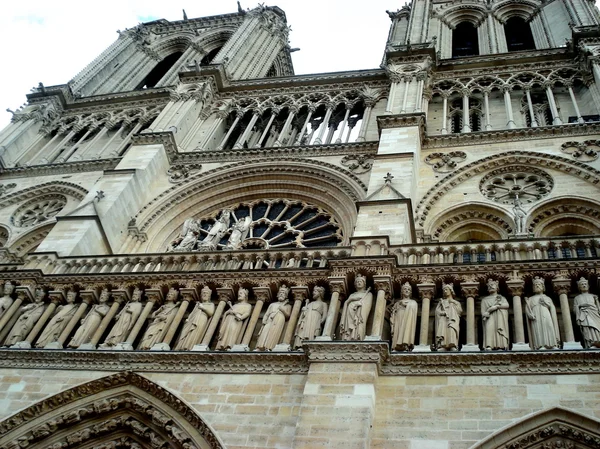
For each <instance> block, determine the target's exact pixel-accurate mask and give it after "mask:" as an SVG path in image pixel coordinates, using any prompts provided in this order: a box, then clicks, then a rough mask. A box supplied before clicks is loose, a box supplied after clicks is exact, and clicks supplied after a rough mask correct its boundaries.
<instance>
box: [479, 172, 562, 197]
mask: <svg viewBox="0 0 600 449" xmlns="http://www.w3.org/2000/svg"><path fill="white" fill-rule="evenodd" d="M553 187H554V180H553V179H552V177H551V176H550V175H549V174H548V173H546V172H545V171H543V170H540V169H539V168H533V167H525V166H521V165H518V166H515V165H512V166H507V167H502V168H500V169H498V170H492V171H491V172H490V173H488V174H487V175H485V176H484V177H483V178H482V179H481V181H480V183H479V190H480V191H481V194H482V195H483V196H485V197H486V198H489V199H490V200H492V201H496V202H497V203H501V204H514V201H515V198H519V200H520V201H521V203H523V204H529V203H532V202H534V201H538V200H540V199H542V198H543V197H545V196H547V195H548V194H549V193H550V192H551V191H552V188H553Z"/></svg>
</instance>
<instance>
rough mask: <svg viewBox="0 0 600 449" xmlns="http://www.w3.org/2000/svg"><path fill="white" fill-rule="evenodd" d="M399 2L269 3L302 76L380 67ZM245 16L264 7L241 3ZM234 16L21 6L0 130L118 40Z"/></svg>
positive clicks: (203, 10)
mask: <svg viewBox="0 0 600 449" xmlns="http://www.w3.org/2000/svg"><path fill="white" fill-rule="evenodd" d="M404 3H405V1H404V0H401V1H398V0H369V1H364V0H271V1H267V2H265V4H266V5H269V6H279V7H280V8H281V9H283V10H284V11H285V13H286V15H287V20H288V24H289V25H290V26H291V28H292V31H291V33H290V45H291V46H292V47H298V48H300V51H298V52H295V53H293V54H292V58H293V62H294V69H295V72H296V74H305V73H321V72H333V71H338V70H354V69H369V68H375V67H378V66H379V64H380V63H381V60H382V56H383V52H384V49H385V43H386V40H387V35H388V31H389V26H390V24H391V21H390V19H389V17H388V15H387V14H386V12H385V11H386V10H393V11H395V10H397V9H398V8H400V7H401V6H402V5H404ZM241 4H242V7H243V8H244V9H248V8H254V7H256V6H257V5H258V2H257V1H256V0H254V1H252V2H251V1H249V0H241ZM182 9H185V11H186V13H187V16H188V18H194V17H204V16H211V15H218V14H228V13H233V12H236V11H237V3H236V1H235V0H179V1H178V0H168V1H165V0H120V1H117V0H103V1H101V2H87V1H81V0H79V1H76V0H53V1H48V0H20V1H12V0H11V1H10V2H6V4H4V3H3V5H2V13H1V14H0V54H1V55H2V59H1V61H2V64H1V65H0V111H1V112H0V129H2V128H4V126H6V125H7V124H8V123H9V121H10V118H11V116H12V115H11V114H10V113H8V112H5V109H6V108H10V109H12V110H16V109H17V108H18V107H19V106H20V105H22V104H23V103H24V102H25V101H26V97H25V95H26V94H27V93H29V91H30V89H31V88H32V87H34V86H37V85H38V83H39V82H42V83H43V84H44V85H46V86H52V85H56V84H66V83H67V82H68V81H69V80H70V79H71V78H73V77H74V76H75V75H76V74H77V73H78V72H79V71H80V70H82V69H83V68H84V67H85V66H86V65H87V64H88V63H90V62H91V61H92V60H93V59H94V58H96V56H98V55H99V54H100V53H101V52H102V51H103V50H104V49H105V48H107V47H108V46H109V45H110V44H111V43H112V42H113V41H115V40H116V39H117V37H118V35H117V33H116V31H117V30H124V29H125V28H131V27H133V26H135V25H137V24H138V23H140V22H148V21H152V20H157V19H167V20H170V21H175V20H181V19H182V18H183V13H182Z"/></svg>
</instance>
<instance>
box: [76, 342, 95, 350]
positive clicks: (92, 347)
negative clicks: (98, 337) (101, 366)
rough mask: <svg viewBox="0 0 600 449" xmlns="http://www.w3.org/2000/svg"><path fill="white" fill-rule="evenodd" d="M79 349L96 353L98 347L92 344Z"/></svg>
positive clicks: (83, 345)
mask: <svg viewBox="0 0 600 449" xmlns="http://www.w3.org/2000/svg"><path fill="white" fill-rule="evenodd" d="M77 349H81V350H83V351H95V350H96V345H93V344H91V343H84V344H82V345H80V346H79V347H78V348H77Z"/></svg>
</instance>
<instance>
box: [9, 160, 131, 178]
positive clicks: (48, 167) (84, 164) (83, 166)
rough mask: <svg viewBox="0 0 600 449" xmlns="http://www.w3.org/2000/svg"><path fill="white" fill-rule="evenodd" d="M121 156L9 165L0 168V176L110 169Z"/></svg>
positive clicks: (56, 173) (116, 163)
mask: <svg viewBox="0 0 600 449" xmlns="http://www.w3.org/2000/svg"><path fill="white" fill-rule="evenodd" d="M120 161H121V158H120V157H118V158H112V159H100V160H96V159H93V160H88V161H76V162H63V163H60V164H45V165H31V166H29V167H11V168H2V169H0V177H10V178H15V177H23V176H46V175H61V174H64V173H82V172H92V171H98V172H101V171H104V170H112V169H113V168H115V167H116V166H117V165H118V164H119V162H120Z"/></svg>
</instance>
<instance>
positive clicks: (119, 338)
mask: <svg viewBox="0 0 600 449" xmlns="http://www.w3.org/2000/svg"><path fill="white" fill-rule="evenodd" d="M141 299H142V291H141V290H140V289H139V288H136V289H135V290H134V291H133V295H132V297H131V301H129V302H128V303H127V304H125V307H123V310H121V311H120V312H119V313H118V314H117V316H116V317H115V324H114V326H113V327H112V329H111V330H110V332H109V334H108V337H106V340H105V341H104V343H102V345H101V346H102V347H103V348H105V347H109V346H116V345H118V344H119V343H123V342H125V340H127V336H128V335H129V332H130V331H131V329H133V326H135V322H136V321H137V319H138V317H139V316H140V314H141V313H142V303H141V302H140V300H141Z"/></svg>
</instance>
